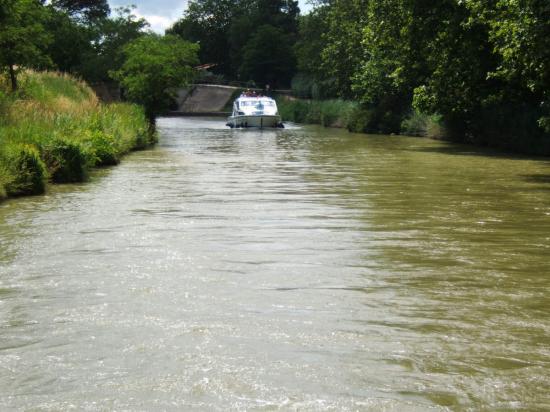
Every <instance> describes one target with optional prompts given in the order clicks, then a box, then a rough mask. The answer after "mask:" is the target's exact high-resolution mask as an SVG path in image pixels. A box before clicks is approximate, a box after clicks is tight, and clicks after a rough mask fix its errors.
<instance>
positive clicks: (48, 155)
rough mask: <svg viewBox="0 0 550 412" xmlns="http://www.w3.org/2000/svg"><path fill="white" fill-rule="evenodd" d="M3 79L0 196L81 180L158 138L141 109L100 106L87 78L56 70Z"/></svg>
mask: <svg viewBox="0 0 550 412" xmlns="http://www.w3.org/2000/svg"><path fill="white" fill-rule="evenodd" d="M18 80H19V86H18V89H17V92H16V93H12V92H10V89H11V84H10V83H9V82H8V81H3V82H0V198H5V197H7V196H21V195H33V194H40V193H43V192H44V191H45V189H46V183H47V182H53V183H67V182H80V181H83V180H85V179H86V177H87V175H88V171H89V170H90V168H92V167H96V166H104V165H114V164H117V163H118V162H119V161H120V158H121V157H122V156H123V155H124V154H125V153H127V152H129V151H130V150H135V149H142V148H145V147H147V146H148V145H150V144H152V143H153V142H154V139H155V136H154V134H153V133H151V132H150V129H149V124H148V122H147V119H146V117H145V114H144V111H143V109H142V108H141V107H139V106H137V105H133V104H127V103H114V104H109V105H105V104H101V103H99V102H98V99H97V97H96V95H95V93H94V92H93V90H92V89H91V88H90V87H88V85H86V84H85V83H84V82H82V81H80V80H77V79H75V78H73V77H71V76H69V75H65V74H59V73H53V72H40V73H39V72H32V71H25V72H21V73H19V76H18Z"/></svg>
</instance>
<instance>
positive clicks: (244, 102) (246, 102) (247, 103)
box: [239, 100, 275, 107]
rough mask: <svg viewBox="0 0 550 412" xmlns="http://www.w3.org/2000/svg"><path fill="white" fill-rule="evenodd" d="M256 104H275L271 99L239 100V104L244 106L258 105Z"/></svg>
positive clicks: (270, 105)
mask: <svg viewBox="0 0 550 412" xmlns="http://www.w3.org/2000/svg"><path fill="white" fill-rule="evenodd" d="M258 105H264V106H269V107H272V106H275V102H274V101H273V100H241V101H240V102H239V106H241V107H246V106H258Z"/></svg>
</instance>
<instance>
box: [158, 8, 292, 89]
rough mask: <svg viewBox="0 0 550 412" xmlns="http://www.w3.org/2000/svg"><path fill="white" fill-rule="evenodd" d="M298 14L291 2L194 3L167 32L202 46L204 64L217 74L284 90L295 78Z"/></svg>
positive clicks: (201, 56) (201, 57)
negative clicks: (266, 60) (294, 50)
mask: <svg viewBox="0 0 550 412" xmlns="http://www.w3.org/2000/svg"><path fill="white" fill-rule="evenodd" d="M298 12H299V9H298V2H297V1H293V0H192V1H190V2H189V4H188V8H187V10H186V12H185V14H184V16H183V18H182V19H181V20H179V21H178V22H176V23H175V24H174V26H173V27H172V28H170V29H169V30H168V31H167V33H169V34H174V35H177V36H179V37H181V38H182V39H185V40H188V41H191V42H198V43H200V45H201V49H200V51H199V57H200V60H201V61H202V62H203V63H213V64H216V66H215V67H214V69H213V70H214V71H215V72H216V73H218V74H223V75H225V76H226V77H228V78H231V79H239V80H241V81H248V80H253V81H254V82H256V83H257V84H259V85H260V86H262V87H263V85H264V84H265V83H269V84H270V85H272V86H273V85H277V86H282V85H284V86H286V85H288V84H289V82H290V79H291V77H292V75H293V74H294V66H295V63H294V62H295V57H294V52H293V46H294V43H295V42H296V34H297V30H298V28H297V16H298ZM270 35H273V36H275V37H273V38H272V37H268V36H270ZM262 42H264V43H262ZM265 42H267V43H265ZM265 59H268V60H269V61H270V63H271V65H269V64H267V63H265V62H263V61H264V60H265Z"/></svg>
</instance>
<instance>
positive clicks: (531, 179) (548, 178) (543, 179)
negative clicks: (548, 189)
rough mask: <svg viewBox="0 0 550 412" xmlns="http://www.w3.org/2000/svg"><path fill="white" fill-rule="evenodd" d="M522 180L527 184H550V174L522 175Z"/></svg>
mask: <svg viewBox="0 0 550 412" xmlns="http://www.w3.org/2000/svg"><path fill="white" fill-rule="evenodd" d="M521 177H522V178H523V180H525V181H526V182H528V183H546V184H550V174H540V175H522V176H521Z"/></svg>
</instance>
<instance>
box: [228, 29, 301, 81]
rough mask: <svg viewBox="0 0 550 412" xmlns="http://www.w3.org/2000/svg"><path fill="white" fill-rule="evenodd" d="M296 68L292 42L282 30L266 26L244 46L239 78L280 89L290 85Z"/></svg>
mask: <svg viewBox="0 0 550 412" xmlns="http://www.w3.org/2000/svg"><path fill="white" fill-rule="evenodd" d="M294 65H295V63H294V61H293V54H292V40H291V38H290V37H289V36H288V35H287V34H285V33H284V32H283V31H282V30H281V29H279V28H276V27H273V26H270V25H264V26H261V27H259V28H258V30H257V31H256V33H254V35H253V36H252V37H251V38H250V40H249V41H248V42H247V43H246V45H245V46H244V48H243V53H242V63H241V66H240V68H239V74H240V76H241V78H245V79H254V81H256V82H257V83H258V84H260V85H264V84H269V85H275V86H281V85H284V84H289V83H290V79H291V77H292V74H293V72H294Z"/></svg>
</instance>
